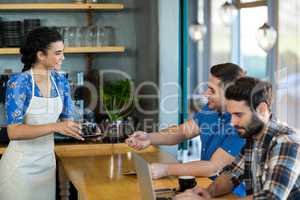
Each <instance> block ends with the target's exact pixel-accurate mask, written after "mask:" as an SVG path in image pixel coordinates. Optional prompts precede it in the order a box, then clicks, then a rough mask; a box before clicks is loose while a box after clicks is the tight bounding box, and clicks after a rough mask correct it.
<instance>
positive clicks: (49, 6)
mask: <svg viewBox="0 0 300 200" xmlns="http://www.w3.org/2000/svg"><path fill="white" fill-rule="evenodd" d="M122 9H124V4H122V3H97V4H87V3H1V4H0V11H12V10H54V11H55V10H122Z"/></svg>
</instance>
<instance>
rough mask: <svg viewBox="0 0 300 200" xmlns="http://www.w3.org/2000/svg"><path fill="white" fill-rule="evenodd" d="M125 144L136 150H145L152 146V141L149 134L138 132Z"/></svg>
mask: <svg viewBox="0 0 300 200" xmlns="http://www.w3.org/2000/svg"><path fill="white" fill-rule="evenodd" d="M125 143H126V144H128V146H130V147H132V148H134V149H137V150H143V149H145V148H147V147H148V146H150V145H151V140H150V136H149V134H148V133H146V132H142V131H137V132H134V133H133V134H132V135H131V136H130V137H129V138H128V139H126V140H125Z"/></svg>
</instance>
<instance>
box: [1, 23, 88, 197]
mask: <svg viewBox="0 0 300 200" xmlns="http://www.w3.org/2000/svg"><path fill="white" fill-rule="evenodd" d="M63 51H64V44H63V41H62V38H61V36H60V35H59V33H58V32H56V31H54V30H52V29H49V28H47V27H40V28H37V29H35V30H33V31H31V32H30V33H29V34H28V35H27V38H26V40H25V42H24V44H23V46H22V47H21V49H20V53H21V55H22V58H21V61H22V63H23V64H24V68H23V70H22V73H18V74H14V75H12V76H11V78H10V80H9V81H8V87H7V92H6V114H7V124H8V126H7V131H8V136H9V138H10V140H11V141H10V143H9V145H8V147H7V149H6V151H5V153H4V154H3V156H2V158H1V160H0V199H3V200H4V199H5V200H21V199H22V200H55V171H56V162H55V155H54V138H53V132H59V133H61V134H63V135H67V136H71V137H74V138H77V139H79V140H83V138H82V137H81V125H80V124H79V123H77V122H75V121H72V119H73V117H72V116H73V111H74V105H73V103H72V100H71V97H70V88H69V85H68V82H67V80H66V79H65V77H64V76H62V75H59V74H58V73H56V72H55V71H54V69H59V68H60V66H61V64H62V61H63V60H64V52H63ZM58 119H62V120H61V121H60V122H58Z"/></svg>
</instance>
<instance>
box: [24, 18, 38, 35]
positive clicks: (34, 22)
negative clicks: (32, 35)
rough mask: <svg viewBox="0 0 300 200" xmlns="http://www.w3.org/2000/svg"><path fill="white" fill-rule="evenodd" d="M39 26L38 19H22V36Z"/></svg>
mask: <svg viewBox="0 0 300 200" xmlns="http://www.w3.org/2000/svg"><path fill="white" fill-rule="evenodd" d="M40 25H41V20H40V19H24V36H25V37H26V35H27V34H28V33H29V32H30V31H32V30H33V29H35V28H37V27H39V26H40Z"/></svg>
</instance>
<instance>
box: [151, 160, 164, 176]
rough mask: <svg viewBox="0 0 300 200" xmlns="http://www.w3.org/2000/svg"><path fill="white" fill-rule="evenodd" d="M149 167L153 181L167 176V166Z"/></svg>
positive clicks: (153, 164)
mask: <svg viewBox="0 0 300 200" xmlns="http://www.w3.org/2000/svg"><path fill="white" fill-rule="evenodd" d="M150 167H151V175H152V178H153V179H159V178H162V177H165V176H168V164H163V163H152V164H151V166H150Z"/></svg>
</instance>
